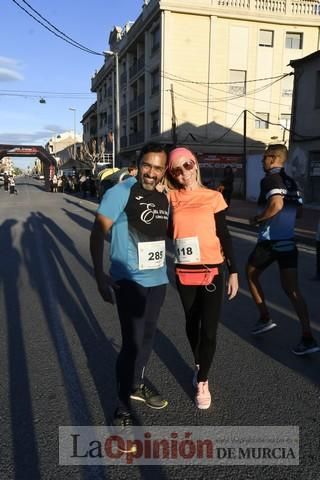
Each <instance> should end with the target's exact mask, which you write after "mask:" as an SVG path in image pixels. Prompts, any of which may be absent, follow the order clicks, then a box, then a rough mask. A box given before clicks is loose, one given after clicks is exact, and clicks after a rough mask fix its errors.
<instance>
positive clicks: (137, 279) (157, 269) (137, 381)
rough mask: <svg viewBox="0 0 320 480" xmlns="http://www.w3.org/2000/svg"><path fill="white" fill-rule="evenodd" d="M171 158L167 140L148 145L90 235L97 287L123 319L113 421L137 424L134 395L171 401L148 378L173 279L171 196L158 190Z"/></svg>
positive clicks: (159, 404) (156, 403)
mask: <svg viewBox="0 0 320 480" xmlns="http://www.w3.org/2000/svg"><path fill="white" fill-rule="evenodd" d="M166 162H167V155H166V152H165V150H164V147H163V146H162V145H160V144H157V143H150V144H147V145H145V147H144V148H143V149H142V150H141V155H140V160H139V173H138V176H137V178H135V177H130V178H129V179H127V180H125V181H124V182H121V183H119V184H117V185H115V186H114V187H112V188H110V189H109V190H107V191H106V193H105V194H104V196H103V198H102V201H101V204H100V206H99V207H98V210H97V214H96V220H95V222H94V225H93V228H92V232H91V237H90V251H91V257H92V261H93V265H94V272H95V278H96V281H97V286H98V290H99V292H100V294H101V296H102V298H103V299H104V300H105V301H106V302H109V303H112V304H113V303H116V304H117V309H118V315H119V319H120V325H121V333H122V347H121V351H120V353H119V356H118V359H117V365H116V377H117V385H118V396H119V403H118V407H117V409H116V411H115V414H114V419H113V424H114V425H116V426H120V427H123V428H129V427H130V426H131V425H133V419H132V415H131V401H132V400H136V401H140V402H144V403H145V404H146V405H147V406H149V407H151V408H154V409H162V408H164V407H166V406H167V405H168V402H167V400H165V399H164V398H162V396H161V395H160V394H159V393H158V392H156V391H154V390H153V389H151V388H149V387H147V386H146V385H145V383H144V371H145V367H146V365H147V362H148V359H149V357H150V354H151V351H152V347H153V341H154V337H155V333H156V328H157V321H158V317H159V313H160V309H161V306H162V304H163V301H164V297H165V292H166V284H167V283H168V277H167V270H166V264H165V254H166V252H165V238H166V233H167V223H168V199H167V197H166V195H164V194H163V193H160V192H158V191H157V190H156V186H157V184H158V183H159V182H160V181H161V180H162V178H163V176H164V174H165V171H166ZM109 232H111V247H110V257H111V268H110V274H109V275H106V274H105V273H104V270H103V250H104V240H105V236H106V235H107V234H108V233H109ZM114 297H115V298H114Z"/></svg>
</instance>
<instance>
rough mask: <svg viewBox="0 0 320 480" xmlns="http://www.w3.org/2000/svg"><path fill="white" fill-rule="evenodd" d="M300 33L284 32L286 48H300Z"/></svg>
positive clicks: (301, 37) (301, 36) (301, 35)
mask: <svg viewBox="0 0 320 480" xmlns="http://www.w3.org/2000/svg"><path fill="white" fill-rule="evenodd" d="M302 39H303V34H302V33H294V32H287V33H286V48H296V49H300V50H301V48H302Z"/></svg>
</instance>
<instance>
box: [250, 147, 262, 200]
mask: <svg viewBox="0 0 320 480" xmlns="http://www.w3.org/2000/svg"><path fill="white" fill-rule="evenodd" d="M263 177H264V171H263V168H262V155H261V154H260V155H248V156H247V195H246V198H247V200H249V201H250V202H256V201H257V200H258V197H259V193H260V181H261V179H262V178H263Z"/></svg>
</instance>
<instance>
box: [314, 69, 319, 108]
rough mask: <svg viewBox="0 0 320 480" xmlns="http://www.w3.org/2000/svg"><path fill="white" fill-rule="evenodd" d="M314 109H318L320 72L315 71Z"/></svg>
mask: <svg viewBox="0 0 320 480" xmlns="http://www.w3.org/2000/svg"><path fill="white" fill-rule="evenodd" d="M316 75H317V79H316V98H315V105H314V106H315V108H320V71H319V70H318V71H317V74H316Z"/></svg>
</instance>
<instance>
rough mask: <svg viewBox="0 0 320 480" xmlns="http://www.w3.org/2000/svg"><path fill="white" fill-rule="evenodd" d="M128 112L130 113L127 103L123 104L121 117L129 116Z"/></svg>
mask: <svg viewBox="0 0 320 480" xmlns="http://www.w3.org/2000/svg"><path fill="white" fill-rule="evenodd" d="M127 113H128V108H127V105H122V107H121V108H120V117H121V118H125V117H126V116H127Z"/></svg>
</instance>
